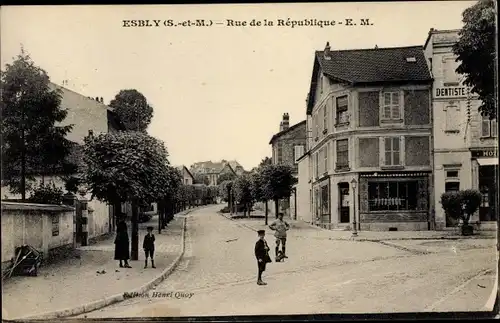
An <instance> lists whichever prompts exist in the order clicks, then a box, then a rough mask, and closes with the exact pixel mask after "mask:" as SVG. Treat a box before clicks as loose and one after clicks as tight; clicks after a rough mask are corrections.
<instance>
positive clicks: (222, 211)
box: [220, 206, 230, 213]
mask: <svg viewBox="0 0 500 323" xmlns="http://www.w3.org/2000/svg"><path fill="white" fill-rule="evenodd" d="M229 212H230V210H229V208H228V207H227V206H224V207H223V208H222V209H221V210H220V213H229Z"/></svg>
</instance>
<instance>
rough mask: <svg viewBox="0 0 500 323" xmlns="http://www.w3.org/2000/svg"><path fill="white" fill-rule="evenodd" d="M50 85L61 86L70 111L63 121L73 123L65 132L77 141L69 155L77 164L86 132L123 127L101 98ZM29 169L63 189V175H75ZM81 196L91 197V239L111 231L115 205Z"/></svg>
mask: <svg viewBox="0 0 500 323" xmlns="http://www.w3.org/2000/svg"><path fill="white" fill-rule="evenodd" d="M49 86H50V88H51V89H59V90H60V91H61V95H62V98H61V107H62V108H64V109H66V110H67V112H68V114H67V116H66V118H65V119H64V120H63V121H62V122H61V123H60V125H70V124H71V125H73V129H72V130H71V132H70V133H68V134H67V135H66V138H67V139H68V140H70V141H72V142H74V143H75V145H74V149H73V151H72V153H71V155H70V156H69V159H70V160H71V161H72V162H73V163H75V164H77V165H78V164H81V163H82V162H83V160H82V147H83V143H84V138H85V137H86V136H88V135H97V134H100V133H107V132H115V131H119V130H124V127H123V125H122V124H121V123H120V122H119V120H118V118H117V117H116V115H115V114H114V112H113V109H111V108H110V107H108V106H106V105H105V104H104V103H103V99H102V98H98V97H96V98H89V97H87V96H84V95H81V94H79V93H76V92H74V91H72V90H70V89H67V88H65V87H62V86H60V85H57V84H53V83H50V85H49ZM30 171H31V173H32V174H33V175H34V177H35V180H36V181H37V182H44V183H49V182H53V183H54V184H55V185H56V186H58V187H61V188H62V189H63V190H65V187H64V181H63V179H62V178H63V177H64V176H70V175H73V174H61V173H58V172H56V173H50V174H48V173H42V172H41V171H38V170H30ZM1 194H2V198H7V199H18V198H20V196H19V195H13V194H11V193H10V192H9V188H8V187H7V186H2V189H1ZM80 198H81V199H86V200H88V210H89V215H88V238H89V239H92V238H95V237H98V236H101V235H103V234H106V233H109V232H112V231H113V230H114V220H113V212H112V206H108V205H106V204H105V203H102V202H100V201H98V200H90V194H89V195H87V196H80ZM122 210H126V206H125V205H123V206H122ZM77 230H78V229H77Z"/></svg>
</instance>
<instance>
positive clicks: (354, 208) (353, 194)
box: [351, 178, 358, 237]
mask: <svg viewBox="0 0 500 323" xmlns="http://www.w3.org/2000/svg"><path fill="white" fill-rule="evenodd" d="M357 183H358V182H356V179H355V178H353V179H352V181H351V186H352V201H353V203H352V213H353V220H352V227H353V231H352V235H353V236H355V237H356V236H357V235H358V228H357V223H356V184H357Z"/></svg>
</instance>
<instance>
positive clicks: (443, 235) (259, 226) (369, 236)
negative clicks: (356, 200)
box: [222, 214, 496, 241]
mask: <svg viewBox="0 0 500 323" xmlns="http://www.w3.org/2000/svg"><path fill="white" fill-rule="evenodd" d="M222 216H225V217H226V218H229V219H231V215H229V214H222ZM275 219H276V218H275V217H274V216H269V217H268V223H269V224H271V223H272V222H273V221H274V220H275ZM232 220H233V221H235V222H236V223H238V224H239V225H242V226H244V227H247V228H248V229H251V230H255V231H256V230H266V231H269V230H270V229H269V227H268V226H266V225H265V224H264V218H262V219H232ZM284 220H285V221H287V222H288V223H289V224H290V227H291V228H292V229H299V232H297V231H295V232H296V235H298V236H300V235H301V234H307V235H308V236H314V237H315V238H318V239H330V240H352V239H353V237H352V231H337V230H327V229H322V228H320V227H317V226H314V225H311V224H309V223H306V222H303V221H300V220H291V219H290V218H284ZM354 239H356V240H357V241H388V240H440V239H448V240H457V239H496V231H480V232H478V234H475V235H473V236H462V235H460V234H459V233H458V232H457V231H390V232H389V231H358V236H357V237H355V238H354Z"/></svg>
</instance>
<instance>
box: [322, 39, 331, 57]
mask: <svg viewBox="0 0 500 323" xmlns="http://www.w3.org/2000/svg"><path fill="white" fill-rule="evenodd" d="M323 56H324V58H325V59H326V60H331V59H332V56H331V55H330V42H326V46H325V50H324V52H323Z"/></svg>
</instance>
